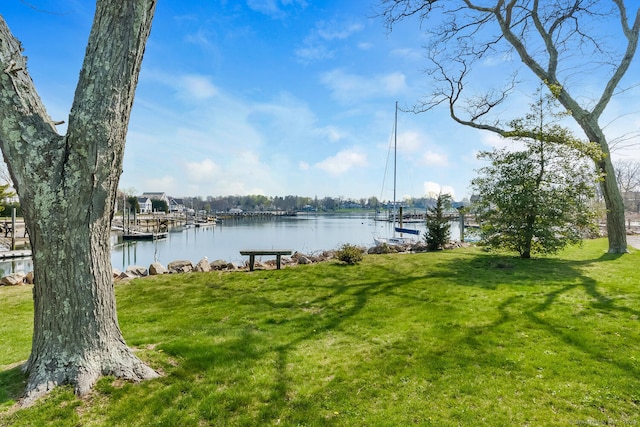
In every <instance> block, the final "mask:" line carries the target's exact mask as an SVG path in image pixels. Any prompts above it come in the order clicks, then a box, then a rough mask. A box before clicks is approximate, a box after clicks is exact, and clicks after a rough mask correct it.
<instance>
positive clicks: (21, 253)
mask: <svg viewBox="0 0 640 427" xmlns="http://www.w3.org/2000/svg"><path fill="white" fill-rule="evenodd" d="M30 257H31V251H30V250H29V249H22V250H17V251H0V260H7V259H16V258H30Z"/></svg>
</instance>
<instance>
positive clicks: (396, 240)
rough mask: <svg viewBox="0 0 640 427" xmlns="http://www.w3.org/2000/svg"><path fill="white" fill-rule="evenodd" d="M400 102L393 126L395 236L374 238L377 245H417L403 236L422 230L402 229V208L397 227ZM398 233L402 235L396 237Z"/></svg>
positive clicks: (418, 233)
mask: <svg viewBox="0 0 640 427" xmlns="http://www.w3.org/2000/svg"><path fill="white" fill-rule="evenodd" d="M397 160H398V101H396V113H395V119H394V125H393V235H392V236H391V237H374V238H373V241H374V242H375V243H376V245H383V244H387V245H408V244H413V243H416V238H415V237H404V236H403V234H405V233H406V234H411V235H420V230H414V229H411V228H403V227H402V216H403V215H402V207H400V215H399V219H400V221H399V224H398V226H396V220H397V219H398V215H397V203H396V176H397V164H398V161H397ZM396 232H397V233H400V235H399V236H396Z"/></svg>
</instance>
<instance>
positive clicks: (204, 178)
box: [185, 159, 220, 183]
mask: <svg viewBox="0 0 640 427" xmlns="http://www.w3.org/2000/svg"><path fill="white" fill-rule="evenodd" d="M219 172H220V167H219V166H218V165H216V164H215V163H214V162H213V161H212V160H210V159H204V160H202V161H201V162H187V164H186V165H185V174H186V175H187V177H188V178H189V179H190V180H191V181H194V182H197V183H201V182H211V181H213V180H214V179H215V178H216V175H217V174H218V173H219Z"/></svg>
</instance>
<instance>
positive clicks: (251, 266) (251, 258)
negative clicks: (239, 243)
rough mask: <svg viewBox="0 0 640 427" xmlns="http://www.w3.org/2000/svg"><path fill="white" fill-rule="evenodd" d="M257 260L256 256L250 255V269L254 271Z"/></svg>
mask: <svg viewBox="0 0 640 427" xmlns="http://www.w3.org/2000/svg"><path fill="white" fill-rule="evenodd" d="M255 261H256V256H255V255H249V271H253V266H254V264H255Z"/></svg>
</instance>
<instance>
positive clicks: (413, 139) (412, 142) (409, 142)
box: [398, 131, 423, 153]
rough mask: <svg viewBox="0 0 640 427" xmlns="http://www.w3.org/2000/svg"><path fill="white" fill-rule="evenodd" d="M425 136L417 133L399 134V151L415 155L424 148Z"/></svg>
mask: <svg viewBox="0 0 640 427" xmlns="http://www.w3.org/2000/svg"><path fill="white" fill-rule="evenodd" d="M422 139H423V136H422V135H420V133H418V132H415V131H407V132H400V133H398V151H403V152H406V153H413V152H416V151H418V150H420V148H421V147H422Z"/></svg>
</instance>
